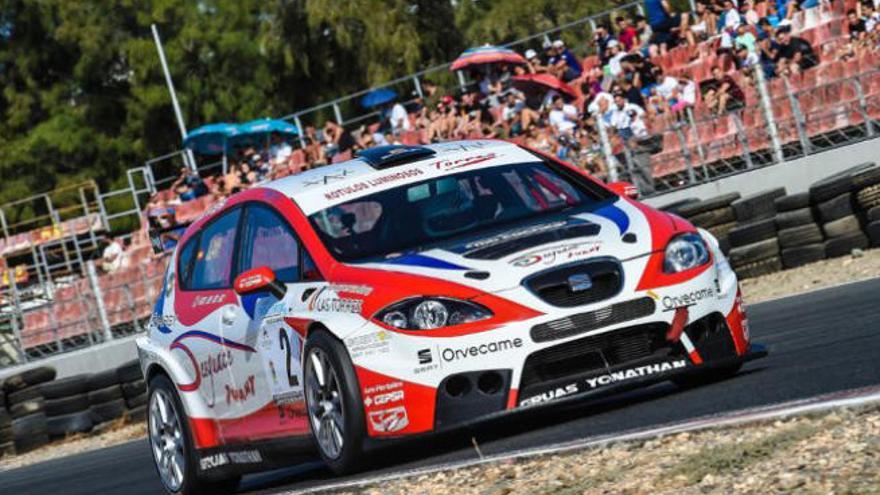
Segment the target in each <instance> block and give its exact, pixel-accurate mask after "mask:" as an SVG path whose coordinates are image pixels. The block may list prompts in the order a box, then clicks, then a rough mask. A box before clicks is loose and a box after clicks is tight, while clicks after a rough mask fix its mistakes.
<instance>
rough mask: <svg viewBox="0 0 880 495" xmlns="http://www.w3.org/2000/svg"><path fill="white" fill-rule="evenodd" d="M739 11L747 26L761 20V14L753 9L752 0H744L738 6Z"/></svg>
mask: <svg viewBox="0 0 880 495" xmlns="http://www.w3.org/2000/svg"><path fill="white" fill-rule="evenodd" d="M739 13H740V17H742V20H743V23H744V24H748V25H749V26H755V25H757V24H758V21H760V20H761V16H760V15H758V11H757V10H755V3H754V2H753V1H752V0H744V1H743V2H742V3H741V4H740V6H739Z"/></svg>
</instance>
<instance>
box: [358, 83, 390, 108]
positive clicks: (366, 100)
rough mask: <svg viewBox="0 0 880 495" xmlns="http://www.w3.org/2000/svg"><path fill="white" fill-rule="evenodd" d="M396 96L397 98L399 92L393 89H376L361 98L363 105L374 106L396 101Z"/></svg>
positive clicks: (366, 106)
mask: <svg viewBox="0 0 880 495" xmlns="http://www.w3.org/2000/svg"><path fill="white" fill-rule="evenodd" d="M395 98H397V93H395V92H394V90H393V89H388V88H380V89H374V90H373V91H370V92H369V93H367V94H365V95H364V97H363V98H361V105H362V106H364V107H365V108H372V107H376V106H379V105H384V104H386V103H388V102H390V101H394V99H395Z"/></svg>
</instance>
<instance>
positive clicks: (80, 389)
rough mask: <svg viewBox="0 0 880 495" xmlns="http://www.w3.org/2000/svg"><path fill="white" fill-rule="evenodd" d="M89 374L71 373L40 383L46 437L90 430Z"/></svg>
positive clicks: (91, 423) (56, 436) (58, 436)
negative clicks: (43, 398)
mask: <svg viewBox="0 0 880 495" xmlns="http://www.w3.org/2000/svg"><path fill="white" fill-rule="evenodd" d="M90 377H91V375H74V376H70V377H67V378H62V379H60V380H54V381H51V382H47V383H44V384H43V385H42V387H41V388H42V390H43V396H44V397H45V398H46V416H47V418H48V421H47V424H48V432H49V438H51V439H58V438H64V437H67V436H68V435H74V434H77V433H88V432H89V431H91V430H92V426H93V422H92V414H91V402H90V400H89V395H88V394H89V391H90V389H89V380H90Z"/></svg>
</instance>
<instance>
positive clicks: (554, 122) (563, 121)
mask: <svg viewBox="0 0 880 495" xmlns="http://www.w3.org/2000/svg"><path fill="white" fill-rule="evenodd" d="M577 113H578V112H577V108H575V107H574V105H571V104H566V103H565V100H563V99H562V97H561V96H558V95H557V96H556V97H555V98H554V99H553V109H552V110H550V115H549V117H548V120H549V121H550V125H551V126H553V128H554V129H556V132H558V133H560V134H569V133H571V131H572V130H574V128H575V127H577V118H578V115H577Z"/></svg>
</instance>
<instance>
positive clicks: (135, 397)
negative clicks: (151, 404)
mask: <svg viewBox="0 0 880 495" xmlns="http://www.w3.org/2000/svg"><path fill="white" fill-rule="evenodd" d="M116 378H117V379H118V380H119V384H120V386H121V387H122V396H123V398H124V399H125V407H126V409H127V411H126V418H127V420H128V421H129V422H132V423H136V422H141V421H144V420H146V417H147V386H146V384H145V383H144V375H143V373H142V372H141V365H140V363H139V362H138V361H137V360H134V361H130V362H128V363H125V364H123V365H122V366H120V367H118V368H116Z"/></svg>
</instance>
